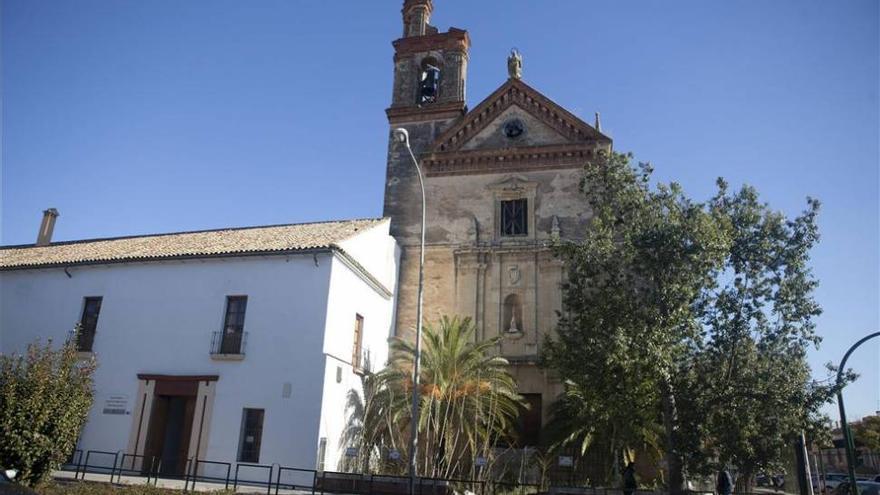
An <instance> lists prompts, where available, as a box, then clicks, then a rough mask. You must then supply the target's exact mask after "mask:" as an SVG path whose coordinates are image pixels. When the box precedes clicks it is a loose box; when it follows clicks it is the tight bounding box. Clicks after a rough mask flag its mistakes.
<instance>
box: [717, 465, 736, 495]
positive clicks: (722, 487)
mask: <svg viewBox="0 0 880 495" xmlns="http://www.w3.org/2000/svg"><path fill="white" fill-rule="evenodd" d="M715 491H716V492H717V493H718V495H730V494H731V493H732V492H733V478H731V477H730V472H729V471H727V469H724V468H722V469H721V471H719V472H718V481H717V482H716V483H715Z"/></svg>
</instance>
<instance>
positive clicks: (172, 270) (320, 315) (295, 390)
mask: <svg viewBox="0 0 880 495" xmlns="http://www.w3.org/2000/svg"><path fill="white" fill-rule="evenodd" d="M55 215H57V212H54V210H50V211H48V212H47V215H46V217H45V218H44V224H43V228H42V229H41V239H40V240H39V241H38V243H37V245H31V246H8V247H3V248H0V299H2V303H0V311H2V312H0V352H2V353H3V354H10V353H14V352H21V351H23V350H24V349H26V347H27V345H28V344H29V343H31V342H34V340H35V339H36V338H41V339H44V340H45V339H47V338H52V339H53V340H54V341H56V342H60V341H64V340H65V339H67V338H68V337H69V333H70V332H71V330H72V329H73V328H74V326H75V325H76V324H77V323H81V324H82V331H81V335H80V337H79V339H78V345H79V346H80V347H81V348H82V349H81V351H82V352H83V354H84V355H86V356H88V355H94V356H95V358H96V359H97V362H98V368H97V371H96V374H95V391H96V395H95V403H94V406H93V408H92V410H91V412H90V414H89V418H88V422H87V424H86V426H85V429H84V430H83V432H82V436H81V438H80V441H79V444H78V448H79V449H82V450H84V451H85V450H102V451H110V452H117V451H118V452H122V453H129V454H132V453H133V454H138V455H146V456H148V457H150V456H157V457H160V458H161V459H162V466H163V471H166V472H172V471H178V472H179V471H181V470H182V469H183V468H184V466H185V463H186V460H187V459H190V458H199V459H207V460H212V461H226V462H232V463H235V462H247V463H258V464H273V463H278V464H280V465H282V466H293V467H301V468H316V467H323V466H326V469H327V470H333V469H335V468H336V466H337V463H338V461H339V459H340V457H341V456H342V455H343V454H344V448H341V445H340V435H341V434H342V431H343V428H344V424H345V421H346V397H347V394H348V392H349V391H350V390H353V389H354V390H358V391H359V390H360V377H361V374H362V371H363V368H365V367H366V366H368V362H372V363H373V364H374V366H375V365H378V366H381V365H382V364H383V363H384V362H385V360H386V357H387V349H388V347H387V339H388V337H389V336H390V335H391V333H392V326H393V323H394V322H393V321H392V320H393V314H394V301H395V297H394V291H395V286H396V281H397V262H398V250H397V245H396V243H395V241H394V240H393V238H392V237H391V236H389V234H388V230H389V222H388V220H387V219H369V220H351V221H339V222H326V223H311V224H299V225H279V226H268V227H253V228H242V229H228V230H216V231H203V232H187V233H176V234H162V235H148V236H138V237H125V238H114V239H97V240H85V241H75V242H57V243H49V242H48V240H49V239H48V237H49V236H51V230H52V222H54V217H55ZM99 457H100V456H95V457H93V459H92V460H90V463H101V462H104V463H106V464H108V465H109V463H110V461H109V460H108V459H107V458H104V460H103V461H102V460H101V459H100V458H99ZM129 463H130V461H129V462H128V463H127V466H128V464H129ZM223 471H225V468H223Z"/></svg>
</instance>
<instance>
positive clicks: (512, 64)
mask: <svg viewBox="0 0 880 495" xmlns="http://www.w3.org/2000/svg"><path fill="white" fill-rule="evenodd" d="M522 64H523V62H522V54H521V53H519V50H517V49H516V48H514V49H512V50H510V55H508V56H507V75H508V76H510V78H511V79H522Z"/></svg>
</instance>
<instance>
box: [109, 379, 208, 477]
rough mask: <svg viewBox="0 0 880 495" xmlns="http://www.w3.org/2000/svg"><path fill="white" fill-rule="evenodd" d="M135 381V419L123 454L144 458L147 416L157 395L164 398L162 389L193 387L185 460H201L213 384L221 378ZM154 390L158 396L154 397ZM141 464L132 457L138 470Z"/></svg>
mask: <svg viewBox="0 0 880 495" xmlns="http://www.w3.org/2000/svg"><path fill="white" fill-rule="evenodd" d="M137 377H138V395H137V403H136V405H135V411H137V416H136V417H135V418H134V421H132V426H131V432H130V433H129V439H128V448H127V449H126V451H127V452H130V453H134V454H136V455H138V456H142V455H144V451H145V449H146V443H147V431H148V430H149V426H150V416H151V414H152V411H153V402H154V400H155V398H156V396H157V395H163V394H161V392H162V391H163V389H181V388H189V387H193V388H194V389H195V410H194V412H193V420H192V427H191V428H190V435H189V446H188V447H187V451H186V452H187V453H186V458H187V459H190V458H196V459H199V458H200V457H201V456H203V455H204V453H205V452H206V451H207V449H208V438H209V430H210V424H211V414H212V412H213V409H214V395H215V390H216V382H217V380H218V379H219V378H220V377H219V376H218V375H156V374H147V373H139V374H138V375H137ZM187 382H188V383H187ZM157 385H158V387H157ZM157 388H158V389H159V390H158V392H160V393H157ZM181 395H190V394H181ZM190 396H191V395H190ZM142 461H143V459H140V458H138V457H135V464H136V465H137V466H138V467H137V469H141V468H142V467H143V466H142V465H141V463H142Z"/></svg>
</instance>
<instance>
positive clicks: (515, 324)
mask: <svg viewBox="0 0 880 495" xmlns="http://www.w3.org/2000/svg"><path fill="white" fill-rule="evenodd" d="M501 322H502V325H503V326H504V333H507V334H522V333H523V328H522V326H523V325H522V299H520V297H519V295H518V294H508V296H507V297H505V298H504V311H503V314H502V319H501Z"/></svg>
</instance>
